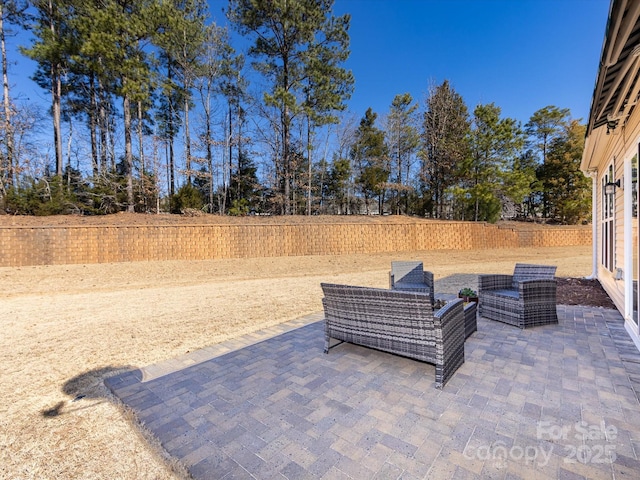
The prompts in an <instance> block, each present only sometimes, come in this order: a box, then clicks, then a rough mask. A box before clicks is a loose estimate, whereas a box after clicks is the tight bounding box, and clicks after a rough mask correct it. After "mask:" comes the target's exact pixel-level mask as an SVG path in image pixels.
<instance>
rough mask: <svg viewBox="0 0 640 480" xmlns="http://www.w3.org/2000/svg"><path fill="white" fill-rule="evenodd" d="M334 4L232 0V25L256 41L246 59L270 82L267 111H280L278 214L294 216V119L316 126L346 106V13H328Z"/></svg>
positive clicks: (348, 77) (349, 83)
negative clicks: (301, 118) (253, 60)
mask: <svg viewBox="0 0 640 480" xmlns="http://www.w3.org/2000/svg"><path fill="white" fill-rule="evenodd" d="M332 7H333V0H297V1H291V0H231V1H230V5H229V9H228V11H227V14H228V17H229V19H230V21H231V22H232V24H233V25H234V26H235V27H236V28H237V29H238V31H239V32H240V33H241V34H243V35H248V36H251V37H252V38H253V39H254V41H255V42H254V44H253V46H252V47H251V48H250V49H249V55H251V56H252V57H254V58H256V63H254V67H255V68H256V70H257V71H258V72H260V73H261V74H262V75H263V76H264V77H265V78H266V79H267V81H268V82H269V83H270V91H269V92H265V93H264V98H263V100H264V102H265V104H266V106H267V107H270V108H275V109H276V110H277V111H278V112H279V128H278V130H279V135H280V139H279V141H278V142H277V143H278V144H279V149H278V151H277V156H276V159H275V160H276V163H277V165H276V169H275V170H276V172H277V174H278V177H279V178H278V179H276V182H275V183H276V185H279V186H280V188H281V193H282V196H283V205H282V213H284V214H287V215H288V214H291V213H292V193H293V189H292V187H294V183H293V182H294V172H295V169H296V164H297V156H298V155H299V152H297V151H296V148H295V147H294V144H295V141H294V139H293V134H294V128H293V126H294V121H295V120H296V118H297V117H299V116H300V115H301V114H306V115H307V116H308V117H309V118H313V121H314V122H315V123H316V124H317V122H318V121H319V120H321V121H327V120H328V119H329V117H328V115H329V113H330V112H331V111H333V110H340V109H342V108H344V105H343V103H344V101H345V100H346V99H347V98H348V97H349V95H350V93H351V88H352V84H353V77H352V76H351V74H350V72H347V71H345V70H343V69H342V68H341V67H340V66H339V64H340V63H341V62H342V61H344V60H345V59H346V58H347V56H348V45H349V37H348V34H347V31H348V28H349V21H350V18H349V16H348V15H344V16H341V17H334V16H333V15H332Z"/></svg>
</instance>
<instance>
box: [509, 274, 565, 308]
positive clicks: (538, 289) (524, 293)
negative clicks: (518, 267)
mask: <svg viewBox="0 0 640 480" xmlns="http://www.w3.org/2000/svg"><path fill="white" fill-rule="evenodd" d="M557 286H558V283H557V281H556V280H555V279H536V280H522V281H520V282H518V292H519V296H520V298H521V299H525V300H529V299H532V300H533V299H535V300H539V301H544V300H547V301H549V302H551V301H553V302H554V303H555V301H556V291H557Z"/></svg>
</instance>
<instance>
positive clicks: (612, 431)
mask: <svg viewBox="0 0 640 480" xmlns="http://www.w3.org/2000/svg"><path fill="white" fill-rule="evenodd" d="M558 317H559V324H558V325H549V326H542V327H537V328H533V329H529V330H520V329H518V328H515V327H512V326H509V325H505V324H501V323H497V322H492V321H488V320H484V319H482V318H480V319H479V320H478V331H477V332H476V333H474V334H473V335H471V337H469V338H468V339H467V341H466V343H465V363H464V365H463V366H462V367H461V368H460V369H459V370H458V371H457V372H456V374H455V375H454V376H453V378H452V379H451V380H450V381H449V382H448V383H447V384H446V385H445V387H444V389H442V390H438V389H436V388H434V367H433V365H430V364H426V363H421V362H417V361H413V360H409V359H406V358H402V357H398V356H394V355H390V354H386V353H382V352H378V351H375V350H371V349H366V348H363V347H358V346H354V345H350V344H341V345H339V346H336V347H334V348H333V349H332V350H331V351H330V352H329V354H328V355H325V354H324V353H323V352H322V349H323V341H324V335H323V324H322V314H317V315H313V316H309V317H305V318H302V319H299V320H297V321H295V322H290V323H288V324H284V325H282V326H280V327H277V328H272V329H269V330H266V331H264V332H259V333H258V334H253V335H249V336H246V337H243V338H241V339H236V340H233V341H230V342H225V343H223V344H220V345H215V346H212V347H210V348H208V349H204V350H201V351H199V352H194V353H192V354H189V355H186V356H184V357H181V358H178V359H173V360H170V361H167V362H163V363H162V364H158V365H154V366H150V367H147V368H144V369H141V370H136V371H131V372H127V373H124V374H121V375H119V376H116V377H111V378H109V379H107V381H106V384H107V386H108V387H109V388H110V389H111V390H112V392H113V393H114V394H115V395H116V396H117V397H118V398H119V399H120V400H122V402H123V403H124V404H126V405H127V406H129V407H131V408H132V409H133V411H134V412H135V414H136V415H137V417H138V419H139V421H140V422H141V423H142V424H144V425H145V427H146V428H148V429H149V430H150V431H151V432H152V433H153V434H154V435H156V436H157V438H158V439H159V440H160V442H161V443H162V445H163V446H164V448H165V449H166V450H167V451H168V452H169V453H170V454H171V455H173V456H174V457H176V458H178V459H180V460H181V461H182V462H183V463H184V464H185V465H186V467H187V468H188V470H189V472H190V473H191V475H192V476H193V477H194V478H197V479H221V478H224V479H231V478H257V479H270V478H290V479H302V478H323V479H338V478H345V479H347V478H353V479H366V478H376V479H392V478H393V479H396V478H403V479H413V478H435V479H447V478H455V479H467V478H469V479H471V478H478V479H479V478H482V479H485V478H500V479H518V478H523V479H529V478H535V479H547V478H553V479H579V478H592V479H600V478H612V479H613V478H615V479H618V478H630V479H631V478H640V456H639V455H640V404H639V401H638V395H639V394H640V354H639V353H638V351H637V349H636V348H635V346H634V345H633V343H632V342H631V340H630V339H629V337H628V335H627V334H626V332H625V331H624V326H623V320H622V317H621V316H620V314H619V313H618V312H617V311H615V310H608V309H601V308H590V307H574V306H559V307H558Z"/></svg>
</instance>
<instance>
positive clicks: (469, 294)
mask: <svg viewBox="0 0 640 480" xmlns="http://www.w3.org/2000/svg"><path fill="white" fill-rule="evenodd" d="M458 293H459V294H460V295H461V296H462V297H477V296H478V292H476V291H475V290H473V289H471V288H469V287H465V288H463V289H462V290H460V292H458Z"/></svg>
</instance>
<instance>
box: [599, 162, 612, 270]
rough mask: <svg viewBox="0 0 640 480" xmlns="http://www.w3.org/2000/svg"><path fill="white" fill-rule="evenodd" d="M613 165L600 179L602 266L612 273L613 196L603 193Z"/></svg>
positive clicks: (610, 177)
mask: <svg viewBox="0 0 640 480" xmlns="http://www.w3.org/2000/svg"><path fill="white" fill-rule="evenodd" d="M613 171H614V170H613V164H611V165H609V168H608V169H607V173H606V174H605V175H604V177H603V178H602V188H601V191H602V266H603V267H604V268H606V269H607V270H609V271H610V272H613V269H614V258H613V257H614V252H615V250H614V248H615V238H614V236H615V229H614V224H613V220H614V217H615V194H614V193H610V194H607V193H605V189H604V186H605V184H606V183H609V182H613V181H614V178H613V176H614V175H613Z"/></svg>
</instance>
